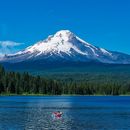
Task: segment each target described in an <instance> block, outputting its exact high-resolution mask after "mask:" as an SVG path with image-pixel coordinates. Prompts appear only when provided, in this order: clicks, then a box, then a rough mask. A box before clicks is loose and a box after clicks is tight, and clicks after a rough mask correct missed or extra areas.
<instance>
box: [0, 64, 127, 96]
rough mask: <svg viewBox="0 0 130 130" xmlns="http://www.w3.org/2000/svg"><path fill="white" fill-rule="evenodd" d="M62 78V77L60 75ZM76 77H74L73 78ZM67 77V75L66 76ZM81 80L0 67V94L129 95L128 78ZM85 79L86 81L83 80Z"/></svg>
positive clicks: (91, 76)
mask: <svg viewBox="0 0 130 130" xmlns="http://www.w3.org/2000/svg"><path fill="white" fill-rule="evenodd" d="M61 76H62V75H61ZM76 76H78V75H75V77H76ZM66 77H67V75H66ZM83 77H84V79H83V80H80V79H79V80H75V79H73V78H69V76H68V78H61V79H58V78H48V77H46V76H44V77H43V76H34V75H31V74H29V73H28V72H24V73H19V72H12V71H5V69H4V68H3V67H2V66H0V94H3V95H4V94H21V95H22V94H46V95H62V94H79V95H125V94H130V78H128V79H126V80H127V82H126V81H123V80H122V79H121V78H120V79H116V80H111V79H110V77H109V76H108V77H107V80H106V79H104V77H102V76H100V75H98V77H99V79H100V80H99V79H98V80H88V77H89V78H91V79H92V78H93V75H89V76H88V77H87V76H85V75H83ZM85 77H86V79H85Z"/></svg>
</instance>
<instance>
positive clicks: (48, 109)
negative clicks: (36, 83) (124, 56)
mask: <svg viewBox="0 0 130 130" xmlns="http://www.w3.org/2000/svg"><path fill="white" fill-rule="evenodd" d="M129 102H130V97H87V96H86V97H82V96H80V97H65V96H61V97H60V96H58V97H56V96H52V97H49V96H46V97H35V96H31V97H25V96H23V97H22V96H21V97H1V98H0V130H95V129H96V130H101V129H106V130H107V129H113V130H114V129H119V130H120V129H130V125H129V124H130V120H129V119H130V104H129ZM54 111H62V112H63V113H64V114H63V118H62V119H60V120H53V119H52V117H51V114H52V112H54Z"/></svg>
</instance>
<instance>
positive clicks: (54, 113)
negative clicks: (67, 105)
mask: <svg viewBox="0 0 130 130" xmlns="http://www.w3.org/2000/svg"><path fill="white" fill-rule="evenodd" d="M62 115H63V113H62V112H61V111H56V112H53V113H52V117H53V119H61V118H62Z"/></svg>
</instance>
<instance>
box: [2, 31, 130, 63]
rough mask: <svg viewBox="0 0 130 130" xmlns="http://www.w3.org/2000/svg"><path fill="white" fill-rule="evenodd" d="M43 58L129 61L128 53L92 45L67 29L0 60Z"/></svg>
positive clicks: (108, 61)
mask: <svg viewBox="0 0 130 130" xmlns="http://www.w3.org/2000/svg"><path fill="white" fill-rule="evenodd" d="M45 59H46V60H48V61H57V60H59V61H60V60H62V61H76V62H77V61H78V62H79V61H82V62H88V61H91V60H96V61H99V62H103V63H121V64H128V63H130V56H129V55H126V54H123V53H118V52H112V51H107V50H105V49H103V48H99V47H96V46H93V45H91V44H89V43H87V42H85V41H84V40H82V39H80V38H79V37H77V36H76V35H75V34H73V33H72V32H70V31H69V30H61V31H58V32H57V33H56V34H55V35H50V36H49V37H48V38H47V39H45V40H43V41H40V42H38V43H36V44H34V45H33V46H29V47H28V48H26V49H25V50H23V51H19V52H18V53H15V54H11V55H7V56H5V57H4V58H3V59H0V60H1V61H2V62H11V63H16V62H22V61H36V60H45Z"/></svg>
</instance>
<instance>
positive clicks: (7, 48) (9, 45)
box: [0, 41, 23, 56]
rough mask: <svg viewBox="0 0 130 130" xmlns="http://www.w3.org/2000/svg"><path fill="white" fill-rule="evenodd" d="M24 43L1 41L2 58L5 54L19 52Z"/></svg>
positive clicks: (0, 52)
mask: <svg viewBox="0 0 130 130" xmlns="http://www.w3.org/2000/svg"><path fill="white" fill-rule="evenodd" d="M21 45H23V43H17V42H13V41H0V56H3V55H5V54H12V53H15V52H17V51H19V49H18V48H19V46H21Z"/></svg>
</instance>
